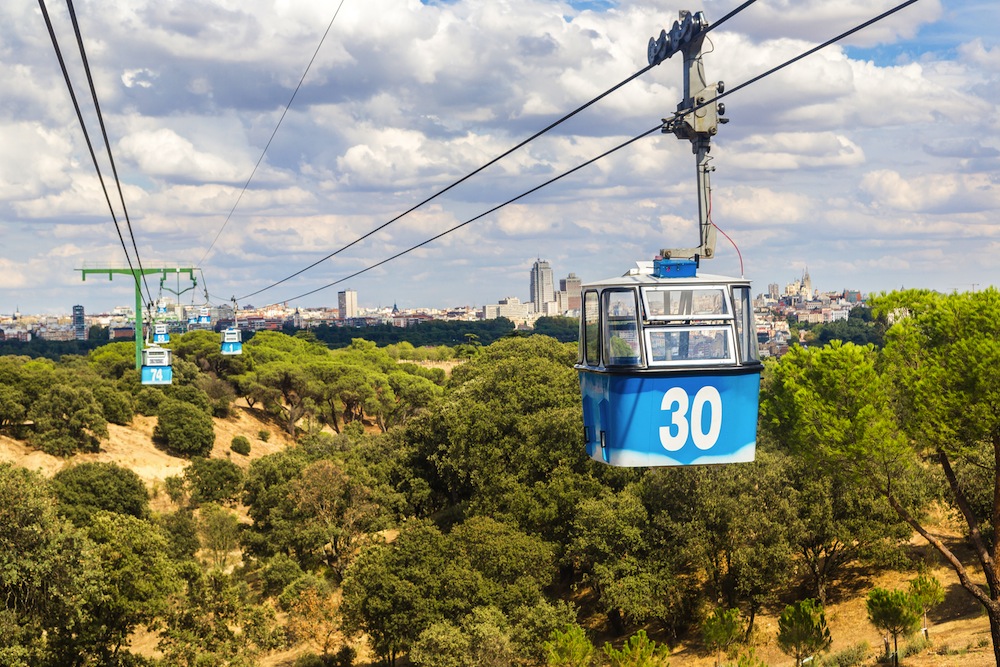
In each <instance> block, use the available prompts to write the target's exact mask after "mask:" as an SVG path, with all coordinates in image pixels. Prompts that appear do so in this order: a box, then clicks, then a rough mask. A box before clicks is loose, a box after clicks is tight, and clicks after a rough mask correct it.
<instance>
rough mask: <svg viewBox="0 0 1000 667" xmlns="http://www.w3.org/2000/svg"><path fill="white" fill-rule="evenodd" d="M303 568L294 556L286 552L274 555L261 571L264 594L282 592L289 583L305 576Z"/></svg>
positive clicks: (269, 594) (272, 594)
mask: <svg viewBox="0 0 1000 667" xmlns="http://www.w3.org/2000/svg"><path fill="white" fill-rule="evenodd" d="M303 574H304V572H302V568H301V567H299V564H298V563H297V562H296V561H295V559H294V558H292V557H291V556H288V555H286V554H277V555H275V556H272V557H271V558H270V559H269V560H268V561H267V564H266V565H264V567H263V568H262V569H261V571H260V578H261V583H262V584H263V589H264V591H263V592H264V595H267V596H274V595H279V594H281V592H282V591H284V590H285V589H286V588H287V587H288V585H289V584H291V583H292V582H294V581H297V580H298V579H299V578H301V577H302V576H303Z"/></svg>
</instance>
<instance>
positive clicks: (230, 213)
mask: <svg viewBox="0 0 1000 667" xmlns="http://www.w3.org/2000/svg"><path fill="white" fill-rule="evenodd" d="M343 6H344V0H340V4H339V5H337V11H335V12H334V13H333V18H332V19H330V23H329V25H327V26H326V32H324V33H323V37H322V38H321V39H320V40H319V44H318V45H317V46H316V50H315V51H313V55H312V58H310V59H309V64H308V65H306V71H304V72H303V73H302V77H301V78H300V79H299V83H298V85H297V86H295V90H294V91H292V96H291V97H290V98H288V103H287V104H286V105H285V109H284V110H283V111H282V112H281V117H280V118H278V123H277V124H276V125H275V126H274V131H273V132H271V137H270V138H269V139H268V140H267V144H265V145H264V150H262V151H261V152H260V157H259V158H257V164H255V165H254V166H253V171H251V172H250V177H249V178H248V179H247V182H246V183H244V184H243V189H242V190H240V194H239V196H238V197H237V198H236V202H235V203H234V204H233V208H231V209H230V210H229V215H227V216H226V220H225V222H223V223H222V227H220V228H219V231H218V233H216V235H215V238H214V239H212V243H211V244H210V245H209V246H208V250H206V251H205V254H204V255H202V256H201V259H199V260H198V261H197V262H196V263H195V266H200V265H201V263H202V262H204V261H205V258H206V257H208V254H209V253H210V252H212V248H214V247H215V243H216V242H217V241H218V240H219V237H220V236H222V232H223V231H224V230H225V229H226V225H228V224H229V220H230V219H231V218H232V217H233V213H235V212H236V207H237V206H239V205H240V201H241V200H242V199H243V195H244V194H246V191H247V188H248V187H250V181H252V180H253V177H254V175H255V174H256V173H257V168H258V167H260V163H261V162H262V161H263V160H264V156H265V155H266V154H267V149H268V148H270V147H271V142H272V141H274V135H276V134H277V133H278V128H279V127H281V123H282V121H284V120H285V114H287V113H288V109H289V107H291V106H292V102H293V101H294V100H295V96H296V95H298V94H299V89H300V88H302V82H303V81H305V80H306V75H307V74H309V70H310V68H312V65H313V62H315V60H316V56H317V55H319V50H320V49H321V48H322V47H323V42H325V41H326V36H327V35H329V34H330V28H332V27H333V22H334V21H336V20H337V14H339V13H340V8H341V7H343Z"/></svg>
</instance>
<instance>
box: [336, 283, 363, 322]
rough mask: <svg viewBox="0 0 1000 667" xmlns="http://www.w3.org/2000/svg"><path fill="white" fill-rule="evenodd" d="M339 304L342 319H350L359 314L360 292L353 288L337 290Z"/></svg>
mask: <svg viewBox="0 0 1000 667" xmlns="http://www.w3.org/2000/svg"><path fill="white" fill-rule="evenodd" d="M337 306H338V309H339V311H340V319H342V320H348V319H352V318H355V317H357V316H358V293H357V292H355V291H354V290H352V289H348V290H344V291H343V292H337Z"/></svg>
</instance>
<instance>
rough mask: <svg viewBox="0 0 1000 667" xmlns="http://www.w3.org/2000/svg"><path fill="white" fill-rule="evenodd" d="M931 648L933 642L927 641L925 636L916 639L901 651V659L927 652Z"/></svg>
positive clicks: (905, 645)
mask: <svg viewBox="0 0 1000 667" xmlns="http://www.w3.org/2000/svg"><path fill="white" fill-rule="evenodd" d="M930 646H931V640H929V639H927V638H926V637H924V636H923V635H920V636H918V637H916V638H914V639H913V640H912V641H908V642H906V644H904V645H903V648H902V649H900V651H899V657H900V659H902V658H905V657H907V656H909V655H916V654H918V653H922V652H923V651H925V650H927V649H928V648H930Z"/></svg>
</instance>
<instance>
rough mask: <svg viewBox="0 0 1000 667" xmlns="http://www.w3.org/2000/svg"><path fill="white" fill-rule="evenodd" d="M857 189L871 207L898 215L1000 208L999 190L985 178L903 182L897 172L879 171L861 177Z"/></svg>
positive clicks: (935, 176) (929, 178)
mask: <svg viewBox="0 0 1000 667" xmlns="http://www.w3.org/2000/svg"><path fill="white" fill-rule="evenodd" d="M861 189H862V190H863V191H864V192H866V193H868V194H869V195H870V196H871V197H872V203H873V205H875V206H888V207H891V208H895V209H898V210H900V211H916V212H934V211H941V210H942V209H946V208H947V209H950V210H954V211H967V210H980V211H982V210H996V209H997V208H998V207H1000V187H998V185H997V183H996V181H995V179H993V178H991V177H990V176H989V175H987V174H932V175H927V176H919V177H915V178H909V179H906V178H903V176H901V175H900V174H899V173H898V172H895V171H892V170H879V171H873V172H870V173H868V174H866V175H865V177H864V178H863V179H862V181H861Z"/></svg>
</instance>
